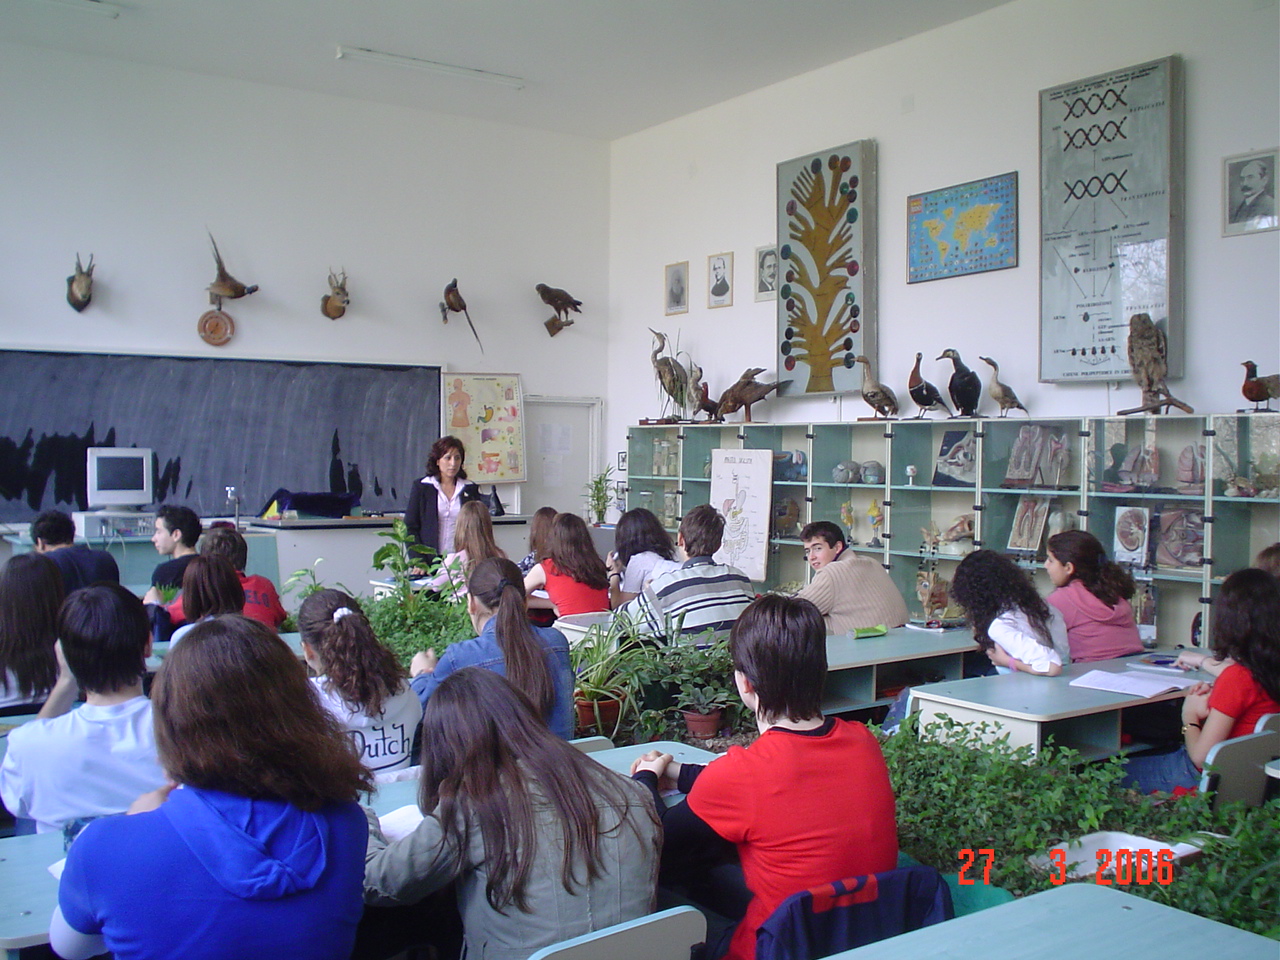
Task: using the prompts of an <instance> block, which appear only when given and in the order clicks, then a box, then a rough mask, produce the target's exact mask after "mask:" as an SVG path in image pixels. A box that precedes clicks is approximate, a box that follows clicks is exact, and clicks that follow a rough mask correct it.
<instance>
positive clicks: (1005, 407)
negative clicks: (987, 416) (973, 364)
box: [978, 357, 1031, 417]
mask: <svg viewBox="0 0 1280 960" xmlns="http://www.w3.org/2000/svg"><path fill="white" fill-rule="evenodd" d="M978 359H979V360H981V361H982V362H983V363H985V364H987V365H988V366H989V367H991V382H990V383H988V384H987V394H988V396H990V397H991V399H992V400H994V401H995V402H996V403H997V404H999V405H1000V416H1002V417H1003V416H1005V415H1006V414H1008V412H1009V411H1010V410H1021V411H1022V412H1023V413H1025V414H1027V416H1031V414H1030V412H1028V410H1027V408H1026V407H1024V406H1023V405H1022V401H1021V400H1019V399H1018V395H1017V394H1016V393H1014V392H1013V387H1011V386H1009V385H1008V384H1007V383H1001V382H1000V364H998V363H996V362H995V361H994V360H992V359H991V358H990V357H979V358H978Z"/></svg>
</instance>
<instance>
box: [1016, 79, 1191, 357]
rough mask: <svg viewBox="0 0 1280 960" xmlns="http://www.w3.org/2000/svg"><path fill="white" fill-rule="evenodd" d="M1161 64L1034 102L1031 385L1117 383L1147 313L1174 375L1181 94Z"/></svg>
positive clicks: (1057, 90)
mask: <svg viewBox="0 0 1280 960" xmlns="http://www.w3.org/2000/svg"><path fill="white" fill-rule="evenodd" d="M1179 65H1180V61H1179V60H1178V58H1177V57H1166V58H1164V59H1163V60H1155V61H1152V62H1151V63H1144V64H1141V65H1140V66H1136V67H1129V68H1128V69H1125V70H1117V71H1115V72H1114V73H1108V74H1104V75H1102V76H1098V77H1090V78H1089V79H1088V80H1080V81H1077V82H1075V83H1068V84H1065V85H1064V86H1060V87H1054V88H1052V89H1050V90H1042V91H1041V92H1040V379H1041V380H1045V381H1066V382H1073V381H1080V380H1128V379H1129V357H1128V351H1127V347H1128V336H1129V318H1130V317H1131V316H1133V314H1135V313H1147V314H1150V315H1151V318H1152V319H1153V320H1154V321H1155V322H1156V324H1157V325H1158V326H1160V327H1161V328H1162V329H1163V330H1164V331H1165V332H1166V335H1167V337H1168V341H1169V374H1170V376H1181V375H1182V350H1183V336H1182V266H1181V264H1182V223H1183V220H1184V217H1183V200H1182V167H1183V157H1182V84H1181V70H1180V66H1179Z"/></svg>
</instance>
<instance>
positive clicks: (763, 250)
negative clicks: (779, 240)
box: [755, 244, 778, 302]
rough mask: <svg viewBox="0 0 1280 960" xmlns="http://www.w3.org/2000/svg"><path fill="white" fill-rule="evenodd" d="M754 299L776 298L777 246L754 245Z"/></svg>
mask: <svg viewBox="0 0 1280 960" xmlns="http://www.w3.org/2000/svg"><path fill="white" fill-rule="evenodd" d="M755 264H756V301H757V302H759V301H761V300H777V299H778V248H777V246H776V245H775V244H770V245H769V246H767V247H756V258H755Z"/></svg>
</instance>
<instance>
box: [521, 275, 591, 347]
mask: <svg viewBox="0 0 1280 960" xmlns="http://www.w3.org/2000/svg"><path fill="white" fill-rule="evenodd" d="M533 289H534V290H536V291H537V292H538V296H540V297H541V298H542V302H543V303H545V304H546V305H547V306H548V307H550V308H551V309H552V310H554V311H555V312H556V315H555V316H554V317H551V318H550V319H548V320H544V321H543V324H542V325H543V326H544V327H546V328H547V333H549V334H551V336H553V337H554V336H555V335H556V334H557V333H559V332H560V331H561V330H563V329H564V328H565V327H571V326H573V321H572V320H570V319H569V311H570V310H572V311H573V312H574V313H581V312H582V311H581V310H579V309H578V308H579V307H580V306H582V301H581V300H575V299H574V298H573V297H572V296H570V295H569V293H568V291H565V290H561V289H560V288H559V287H549V286H547V285H546V284H545V283H540V284H538V285H537V286H536V287H534V288H533Z"/></svg>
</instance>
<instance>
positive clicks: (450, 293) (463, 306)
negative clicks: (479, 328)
mask: <svg viewBox="0 0 1280 960" xmlns="http://www.w3.org/2000/svg"><path fill="white" fill-rule="evenodd" d="M450 311H452V312H453V313H460V314H462V315H463V316H464V317H466V318H467V326H468V327H470V328H471V335H472V336H473V337H475V338H476V343H479V344H480V352H481V353H484V344H483V343H480V334H478V333H476V325H475V324H474V323H472V322H471V314H469V313H467V301H465V300H463V299H462V294H460V293H459V292H458V278H457V277H454V278H453V279H452V280H450V281H449V285H448V286H447V287H445V288H444V299H443V300H441V301H440V317H441V319H442V320H444V322H445V323H448V322H449V312H450Z"/></svg>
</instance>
